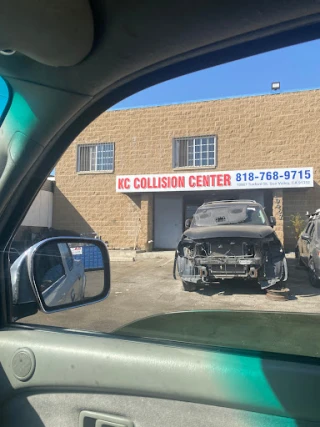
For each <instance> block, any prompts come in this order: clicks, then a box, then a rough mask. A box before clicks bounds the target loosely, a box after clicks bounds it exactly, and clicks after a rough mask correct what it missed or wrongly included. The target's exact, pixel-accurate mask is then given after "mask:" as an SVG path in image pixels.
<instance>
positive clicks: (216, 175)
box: [116, 167, 313, 193]
mask: <svg viewBox="0 0 320 427" xmlns="http://www.w3.org/2000/svg"><path fill="white" fill-rule="evenodd" d="M301 187H313V168H311V167H310V168H286V169H261V170H260V169H258V170H239V171H229V172H224V171H221V172H195V173H178V174H176V173H174V174H161V175H121V176H117V182H116V191H117V192H119V193H145V192H161V191H164V192H167V191H201V190H202V191H203V190H246V189H265V188H301Z"/></svg>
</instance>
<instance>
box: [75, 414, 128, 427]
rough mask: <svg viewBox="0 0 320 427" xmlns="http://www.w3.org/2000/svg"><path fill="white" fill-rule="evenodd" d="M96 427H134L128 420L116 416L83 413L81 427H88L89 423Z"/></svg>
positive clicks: (80, 420) (80, 421)
mask: <svg viewBox="0 0 320 427" xmlns="http://www.w3.org/2000/svg"><path fill="white" fill-rule="evenodd" d="M92 421H93V422H95V424H94V426H95V427H134V425H133V422H132V421H130V420H128V419H127V418H123V417H118V416H116V415H108V414H101V413H99V412H93V411H81V412H80V417H79V427H86V426H87V425H88V423H90V425H92Z"/></svg>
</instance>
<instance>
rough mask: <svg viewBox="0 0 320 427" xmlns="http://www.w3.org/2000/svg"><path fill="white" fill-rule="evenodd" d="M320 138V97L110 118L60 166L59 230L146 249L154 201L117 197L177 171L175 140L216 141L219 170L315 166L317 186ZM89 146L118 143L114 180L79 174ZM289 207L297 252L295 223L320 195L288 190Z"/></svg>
mask: <svg viewBox="0 0 320 427" xmlns="http://www.w3.org/2000/svg"><path fill="white" fill-rule="evenodd" d="M319 131H320V91H318V90H313V91H306V92H296V93H287V94H274V95H266V96H255V97H248V98H237V99H225V100H218V101H207V102H198V103H188V104H179V105H169V106H162V107H151V108H139V109H131V110H120V111H108V112H105V113H104V114H102V115H101V116H100V117H98V118H97V119H96V120H95V121H94V122H92V124H91V125H90V126H88V127H87V128H86V129H85V130H84V131H83V132H82V133H81V134H80V135H79V136H78V137H77V138H76V140H75V141H74V142H73V143H72V144H71V146H70V147H69V148H68V150H67V151H66V152H65V154H64V155H63V157H62V158H61V160H60V161H59V163H58V165H57V167H56V186H57V190H56V192H55V200H54V214H53V221H54V226H55V227H58V228H72V229H76V230H78V231H83V230H86V231H87V230H94V231H95V232H97V233H98V234H99V235H102V236H103V238H104V239H105V240H107V241H108V242H109V244H110V246H111V247H133V246H134V245H135V242H136V239H137V241H138V245H140V246H142V247H143V246H145V245H146V242H147V241H148V240H151V238H152V215H150V214H148V213H146V207H149V208H148V209H152V198H150V199H146V198H145V197H143V198H142V200H141V196H139V195H135V196H130V197H129V196H127V195H124V194H117V193H115V184H116V183H115V177H116V175H120V174H142V173H145V174H148V173H168V172H174V171H173V169H172V138H174V137H183V136H197V135H210V134H214V135H217V137H218V151H217V153H218V155H217V168H216V169H217V170H233V169H250V168H268V167H273V168H274V167H299V166H314V168H315V181H316V183H319V182H320V167H319V166H320V156H317V150H318V134H319ZM90 142H91V143H92V142H114V143H115V171H114V173H113V174H109V173H96V174H95V173H92V174H80V175H79V174H77V173H76V151H77V144H80V143H90ZM180 170H182V169H180ZM201 170H206V169H202V168H201ZM207 170H210V168H207ZM316 185H317V184H316ZM283 204H284V206H283V216H284V240H285V242H287V243H288V244H289V245H292V231H291V229H290V225H289V217H290V215H292V213H296V212H297V210H299V211H301V212H302V211H303V213H304V211H305V208H306V206H307V208H308V209H311V210H312V209H314V208H316V207H320V194H319V190H318V188H316V189H314V190H302V191H301V190H297V191H287V190H284V192H283ZM278 228H279V227H278ZM137 236H138V237H137Z"/></svg>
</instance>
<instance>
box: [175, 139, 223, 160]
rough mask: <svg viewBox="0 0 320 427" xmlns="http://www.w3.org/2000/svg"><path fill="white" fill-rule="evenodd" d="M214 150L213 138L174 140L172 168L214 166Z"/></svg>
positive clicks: (214, 141)
mask: <svg viewBox="0 0 320 427" xmlns="http://www.w3.org/2000/svg"><path fill="white" fill-rule="evenodd" d="M216 148H217V142H216V137H215V136H199V137H191V138H175V139H174V140H173V167H174V168H183V167H201V166H216Z"/></svg>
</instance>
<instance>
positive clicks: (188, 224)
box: [184, 218, 192, 230]
mask: <svg viewBox="0 0 320 427" xmlns="http://www.w3.org/2000/svg"><path fill="white" fill-rule="evenodd" d="M191 221H192V219H191V218H187V219H186V220H185V223H184V227H185V229H186V230H187V229H188V228H190V225H191Z"/></svg>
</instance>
